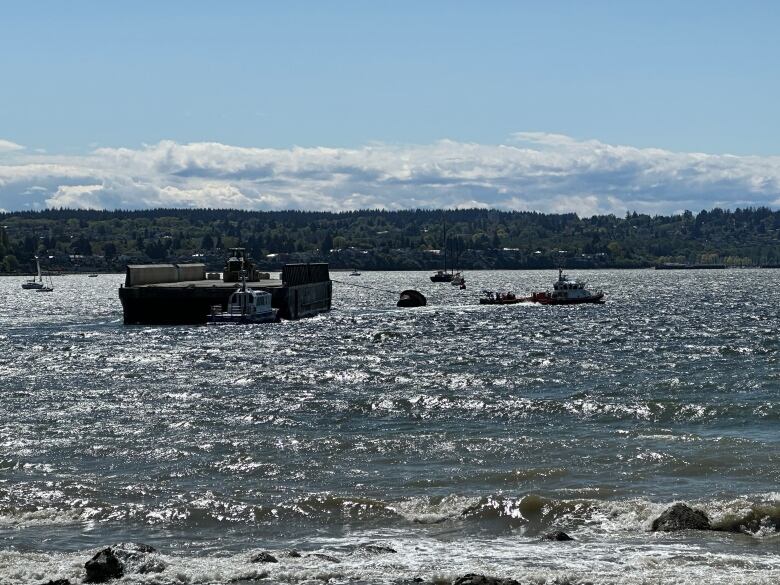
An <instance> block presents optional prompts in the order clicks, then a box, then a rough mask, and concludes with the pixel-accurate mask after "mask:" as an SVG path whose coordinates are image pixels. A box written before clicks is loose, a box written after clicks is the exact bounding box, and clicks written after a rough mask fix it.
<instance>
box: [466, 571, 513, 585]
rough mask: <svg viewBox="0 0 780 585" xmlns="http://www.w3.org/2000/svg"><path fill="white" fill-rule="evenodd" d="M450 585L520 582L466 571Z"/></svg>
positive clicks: (493, 584) (511, 583) (502, 584)
mask: <svg viewBox="0 0 780 585" xmlns="http://www.w3.org/2000/svg"><path fill="white" fill-rule="evenodd" d="M452 585H520V583H519V582H518V581H515V580H514V579H500V578H498V577H487V576H486V575H477V574H475V573H468V574H467V575H463V577H458V578H457V579H455V581H453V582H452Z"/></svg>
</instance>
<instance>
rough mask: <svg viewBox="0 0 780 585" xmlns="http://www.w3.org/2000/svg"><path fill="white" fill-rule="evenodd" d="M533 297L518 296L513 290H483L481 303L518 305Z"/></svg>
mask: <svg viewBox="0 0 780 585" xmlns="http://www.w3.org/2000/svg"><path fill="white" fill-rule="evenodd" d="M530 300H531V299H529V298H527V297H518V296H517V295H516V294H515V293H511V292H504V293H502V292H495V291H492V290H483V291H482V297H481V298H480V299H479V304H480V305H516V304H517V303H525V302H528V301H530Z"/></svg>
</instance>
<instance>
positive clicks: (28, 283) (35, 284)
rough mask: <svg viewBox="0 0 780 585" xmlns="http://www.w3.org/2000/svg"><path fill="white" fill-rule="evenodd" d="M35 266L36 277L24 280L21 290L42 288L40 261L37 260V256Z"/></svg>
mask: <svg viewBox="0 0 780 585" xmlns="http://www.w3.org/2000/svg"><path fill="white" fill-rule="evenodd" d="M35 266H36V267H37V268H38V276H37V277H36V276H33V277H32V278H31V279H30V280H25V281H24V282H23V283H22V288H23V289H25V290H40V289H42V288H43V276H41V261H40V260H38V256H36V257H35Z"/></svg>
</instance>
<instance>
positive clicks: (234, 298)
mask: <svg viewBox="0 0 780 585" xmlns="http://www.w3.org/2000/svg"><path fill="white" fill-rule="evenodd" d="M241 272H242V275H241V276H242V280H241V288H239V289H238V290H236V291H235V292H234V293H233V294H231V295H230V298H229V299H228V302H227V306H226V307H225V309H222V307H221V306H220V305H216V306H214V307H212V310H211V315H209V316H208V317H207V319H206V322H207V323H272V322H274V321H277V320H278V319H277V316H276V310H275V309H273V308H271V293H268V292H265V291H262V290H254V289H251V288H247V286H246V272H245V271H241Z"/></svg>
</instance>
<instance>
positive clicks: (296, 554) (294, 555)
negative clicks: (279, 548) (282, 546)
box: [287, 549, 301, 559]
mask: <svg viewBox="0 0 780 585" xmlns="http://www.w3.org/2000/svg"><path fill="white" fill-rule="evenodd" d="M287 556H288V557H290V558H291V559H299V558H301V553H299V552H298V551H297V550H295V549H293V550H291V551H290V552H288V553H287Z"/></svg>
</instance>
